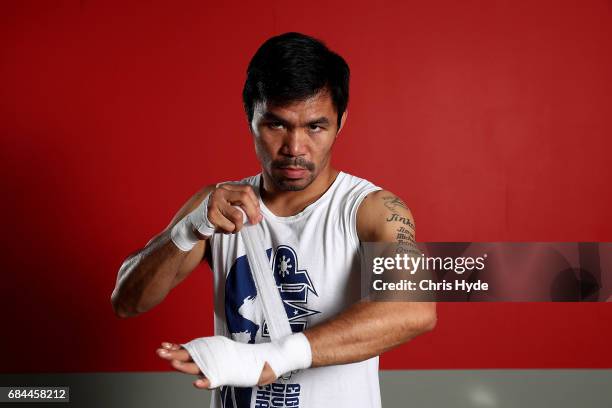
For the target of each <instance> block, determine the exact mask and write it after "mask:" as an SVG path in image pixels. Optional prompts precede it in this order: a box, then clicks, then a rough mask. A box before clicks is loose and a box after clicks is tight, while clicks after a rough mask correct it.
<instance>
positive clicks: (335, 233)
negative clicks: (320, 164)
mask: <svg viewBox="0 0 612 408" xmlns="http://www.w3.org/2000/svg"><path fill="white" fill-rule="evenodd" d="M260 181H261V174H257V175H255V176H252V177H247V178H245V179H242V180H240V182H241V183H248V184H250V185H252V186H253V190H254V191H255V193H256V194H257V195H258V196H259V184H260ZM376 190H380V187H377V186H375V185H374V184H372V183H370V182H369V181H367V180H364V179H361V178H359V177H355V176H352V175H350V174H347V173H344V172H340V173H339V174H338V176H337V177H336V179H335V180H334V182H333V183H332V185H331V186H330V187H329V188H328V189H327V191H326V192H325V193H324V194H323V195H322V196H321V197H320V198H319V199H318V200H317V201H315V202H314V203H312V204H310V205H309V206H307V207H306V208H305V209H304V210H303V211H301V212H300V213H298V214H296V215H292V216H289V217H278V216H276V215H274V214H273V213H272V212H271V211H270V210H269V209H268V208H266V206H265V204H264V203H263V201H262V200H261V197H259V204H260V206H261V211H262V213H263V216H264V218H263V221H262V222H260V223H259V224H258V228H261V230H262V231H263V236H264V239H265V242H264V247H265V248H266V249H267V253H268V257H269V258H271V259H272V261H273V266H274V268H273V269H274V275H275V279H276V283H277V286H278V288H279V291H280V294H281V298H282V299H283V303H284V306H285V310H286V312H287V316H288V318H289V323H290V325H291V328H292V329H293V331H294V332H297V331H302V330H305V329H307V328H309V327H312V326H314V325H316V324H318V323H320V322H322V321H324V320H328V319H330V318H331V317H333V316H335V315H337V314H338V313H340V312H341V311H343V310H344V309H346V308H347V307H348V306H350V305H351V304H353V303H355V302H357V301H358V300H359V299H360V295H361V288H360V282H361V278H360V270H359V269H360V260H359V238H358V236H357V227H356V214H357V209H358V207H359V205H360V203H361V201H362V200H363V199H364V198H365V196H366V195H367V194H369V193H371V192H373V191H376ZM209 241H210V248H211V250H212V263H213V265H212V266H213V267H212V269H213V273H214V292H215V320H214V326H215V334H218V335H224V336H227V337H229V338H232V339H233V340H236V341H240V342H244V343H260V342H266V341H269V335H268V332H267V327H266V325H265V322H264V318H263V315H262V312H261V308H260V307H258V305H257V303H256V299H257V290H256V289H255V284H254V281H253V277H252V275H251V271H250V269H249V263H248V260H247V257H246V254H245V250H244V246H243V243H242V240H241V239H240V238H239V236H237V235H235V234H227V235H226V234H218V233H217V234H214V235H213V236H212V237H211V238H210V239H209ZM380 406H381V401H380V389H379V382H378V356H376V357H372V358H370V359H368V360H365V361H361V362H358V363H351V364H341V365H333V366H325V367H316V368H310V369H307V370H301V371H299V372H298V373H294V374H293V375H292V377H291V378H290V380H288V381H286V382H281V381H277V382H275V383H273V384H271V385H268V386H264V387H252V388H251V387H248V388H242V387H220V388H218V389H215V390H213V393H212V401H211V407H212V408H221V407H223V408H243V407H244V408H265V407H292V408H295V407H305V408H315V407H316V408H325V407H330V408H331V407H334V408H343V407H352V408H360V407H368V408H369V407H380Z"/></svg>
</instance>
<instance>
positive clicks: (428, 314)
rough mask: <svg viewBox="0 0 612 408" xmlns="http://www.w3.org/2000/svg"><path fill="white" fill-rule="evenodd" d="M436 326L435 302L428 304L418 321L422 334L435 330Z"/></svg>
mask: <svg viewBox="0 0 612 408" xmlns="http://www.w3.org/2000/svg"><path fill="white" fill-rule="evenodd" d="M437 324H438V314H437V312H436V302H428V303H427V307H426V309H425V310H424V311H423V314H422V316H421V319H420V325H419V326H420V329H421V331H422V333H427V332H430V331H432V330H433V329H435V328H436V325H437Z"/></svg>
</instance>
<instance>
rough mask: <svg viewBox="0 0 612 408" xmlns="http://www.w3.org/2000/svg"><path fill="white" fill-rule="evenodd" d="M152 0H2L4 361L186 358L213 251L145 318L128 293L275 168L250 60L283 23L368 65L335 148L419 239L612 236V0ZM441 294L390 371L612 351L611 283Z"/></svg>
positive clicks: (610, 357) (133, 365)
mask: <svg viewBox="0 0 612 408" xmlns="http://www.w3.org/2000/svg"><path fill="white" fill-rule="evenodd" d="M137 3H138V2H119V1H117V2H107V1H104V2H103V1H89V0H87V1H86V0H83V1H81V2H80V3H79V2H76V1H74V2H69V1H65V2H60V1H57V2H37V1H29V2H26V1H17V2H12V4H9V2H3V3H2V5H1V6H0V30H1V35H0V44H1V50H2V51H1V52H2V54H1V59H0V78H1V80H2V85H1V87H0V96H1V97H0V133H1V140H2V141H1V143H2V145H1V150H0V169H1V174H2V185H3V200H2V204H1V205H2V210H3V214H4V215H5V221H4V225H5V227H4V231H3V232H4V233H3V234H0V239H1V240H2V242H1V245H2V257H3V259H2V260H3V271H2V272H3V275H2V276H3V278H2V284H1V285H2V297H1V300H0V302H1V304H0V306H1V307H2V317H1V318H0V319H1V321H0V324H1V325H2V340H1V344H2V346H3V350H4V351H5V355H4V357H3V358H2V363H1V364H0V367H1V370H2V371H4V372H22V371H23V372H26V371H31V372H34V371H40V372H45V371H46V372H49V371H124V370H125V371H127V370H130V371H131V370H133V371H145V370H167V369H169V367H168V366H167V364H165V363H163V362H162V361H160V360H159V359H158V358H157V357H156V356H155V354H154V350H155V348H156V347H157V345H158V344H159V342H160V341H162V340H170V341H187V340H189V339H191V338H193V337H200V336H203V335H210V334H211V333H212V311H211V306H212V301H211V296H212V288H211V276H210V271H209V270H208V269H207V268H205V267H203V266H202V267H200V268H199V269H197V270H196V271H195V272H194V273H193V274H192V275H191V276H190V277H189V278H188V279H187V280H186V281H185V282H184V283H183V284H182V285H181V286H179V287H178V288H177V289H176V290H174V291H173V292H172V293H171V294H170V295H169V296H168V297H167V299H166V300H165V301H164V303H162V304H161V305H159V306H158V307H156V308H155V309H154V310H152V311H150V312H149V313H147V314H145V315H143V316H140V317H137V318H134V319H127V320H119V319H117V318H116V317H114V315H113V313H112V310H111V306H110V302H109V296H110V293H111V291H112V288H113V286H114V284H115V277H116V273H117V270H118V268H119V266H120V265H121V262H122V261H123V259H124V258H125V256H127V255H128V254H129V253H130V252H132V251H134V250H136V249H138V248H140V247H142V246H143V245H144V244H145V243H146V242H147V241H148V240H149V239H150V238H151V237H152V236H153V235H154V234H156V233H157V232H159V231H160V230H161V229H163V228H164V227H165V226H166V225H167V224H168V222H169V221H170V219H171V218H172V216H173V215H174V214H175V212H176V211H177V210H178V208H179V207H180V206H181V205H182V203H183V202H184V201H185V200H186V199H187V198H188V197H189V196H190V195H191V194H192V193H193V192H194V191H195V190H197V189H198V188H200V187H201V186H202V185H204V184H206V183H211V182H216V181H221V180H228V179H235V178H241V177H244V176H247V175H251V174H254V173H256V172H257V171H258V167H257V162H256V159H255V156H254V153H253V147H252V143H251V141H250V139H249V134H248V130H247V127H246V120H245V118H244V113H243V111H242V106H241V90H242V86H243V81H244V74H245V69H246V66H247V64H248V61H249V59H250V57H251V56H252V55H253V53H254V52H255V50H256V49H257V47H258V46H259V45H260V44H261V43H262V42H263V41H265V39H267V38H268V37H270V36H272V35H275V34H279V33H282V32H285V31H301V32H304V33H307V34H311V35H314V36H317V37H319V38H321V39H323V40H325V41H326V42H327V43H328V45H329V46H330V47H331V48H332V49H334V50H337V51H338V52H339V53H341V54H342V55H343V56H344V57H345V58H346V60H347V61H348V63H349V64H350V66H351V69H352V82H351V101H350V105H349V116H348V122H347V125H346V127H345V129H344V130H343V133H342V134H341V136H340V140H339V143H338V144H337V146H336V148H335V157H334V161H335V165H336V166H337V167H338V168H340V169H343V170H345V171H347V172H350V173H354V174H356V175H358V176H361V177H365V178H368V179H371V180H372V181H374V182H375V183H377V184H380V185H382V186H383V187H385V188H387V189H389V190H391V191H393V192H395V193H396V194H398V195H400V196H401V197H403V198H404V200H405V201H406V202H407V203H408V205H409V206H410V208H411V209H412V211H413V214H414V216H415V220H416V225H417V238H418V240H419V241H612V215H611V213H610V208H611V207H612V205H611V204H612V199H611V197H610V194H609V182H610V175H611V164H610V154H611V147H612V143H611V141H610V136H611V133H612V120H611V118H612V104H611V99H612V75H611V72H612V53H611V52H610V51H611V50H612V17H611V16H612V3H611V2H610V1H603V0H601V1H595V0H592V1H574V2H571V1H535V2H509V1H488V0H482V1H463V2H456V1H451V0H448V1H434V2H425V3H426V4H425V3H423V2H414V1H411V2H407V1H387V2H384V3H382V2H381V3H376V2H371V1H368V2H366V1H360V2H355V1H351V2H346V1H318V0H315V1H310V2H278V1H274V2H268V4H266V5H265V6H262V5H261V4H260V3H258V2H244V4H243V5H241V7H238V6H237V5H236V4H235V2H230V3H231V4H228V5H221V4H219V3H220V2H215V3H214V4H213V3H212V2H210V4H203V2H200V1H194V2H191V3H190V2H174V1H173V2H162V1H155V2H149V1H146V2H145V1H143V2H141V3H140V4H137ZM149 3H154V4H153V5H151V4H149ZM377 4H379V5H377ZM438 310H439V324H438V327H437V329H436V330H435V331H434V332H431V333H428V334H426V335H424V336H422V337H420V338H418V339H416V340H414V341H412V342H410V343H408V344H406V345H404V346H402V347H401V348H400V349H397V350H395V351H393V352H390V353H388V354H385V355H384V356H383V358H382V367H383V368H387V369H395V368H497V367H499V368H529V367H545V368H553V367H612V352H611V349H610V340H612V324H611V322H612V307H610V304H605V303H601V304H579V303H573V304H527V303H523V304H510V303H508V304H484V303H483V304H459V303H454V304H440V305H439V309H438Z"/></svg>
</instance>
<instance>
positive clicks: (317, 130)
mask: <svg viewBox="0 0 612 408" xmlns="http://www.w3.org/2000/svg"><path fill="white" fill-rule="evenodd" d="M309 128H310V130H312V131H313V132H319V131H321V130H322V129H323V128H322V127H321V126H319V125H315V124H312V125H309Z"/></svg>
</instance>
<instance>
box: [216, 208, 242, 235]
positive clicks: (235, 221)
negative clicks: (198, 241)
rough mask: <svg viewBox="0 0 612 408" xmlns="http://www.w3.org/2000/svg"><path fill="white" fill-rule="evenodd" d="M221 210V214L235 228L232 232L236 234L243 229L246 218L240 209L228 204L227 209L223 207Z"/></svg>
mask: <svg viewBox="0 0 612 408" xmlns="http://www.w3.org/2000/svg"><path fill="white" fill-rule="evenodd" d="M219 210H220V211H221V214H223V216H224V217H225V218H226V219H227V220H228V221H229V222H231V223H232V225H233V226H234V229H233V230H232V231H230V232H234V233H235V232H238V231H240V230H241V229H242V226H243V225H244V216H243V215H242V212H241V211H240V210H239V209H237V208H235V207H233V206H231V205H229V204H228V205H227V206H226V207H222V208H220V209H219Z"/></svg>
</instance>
